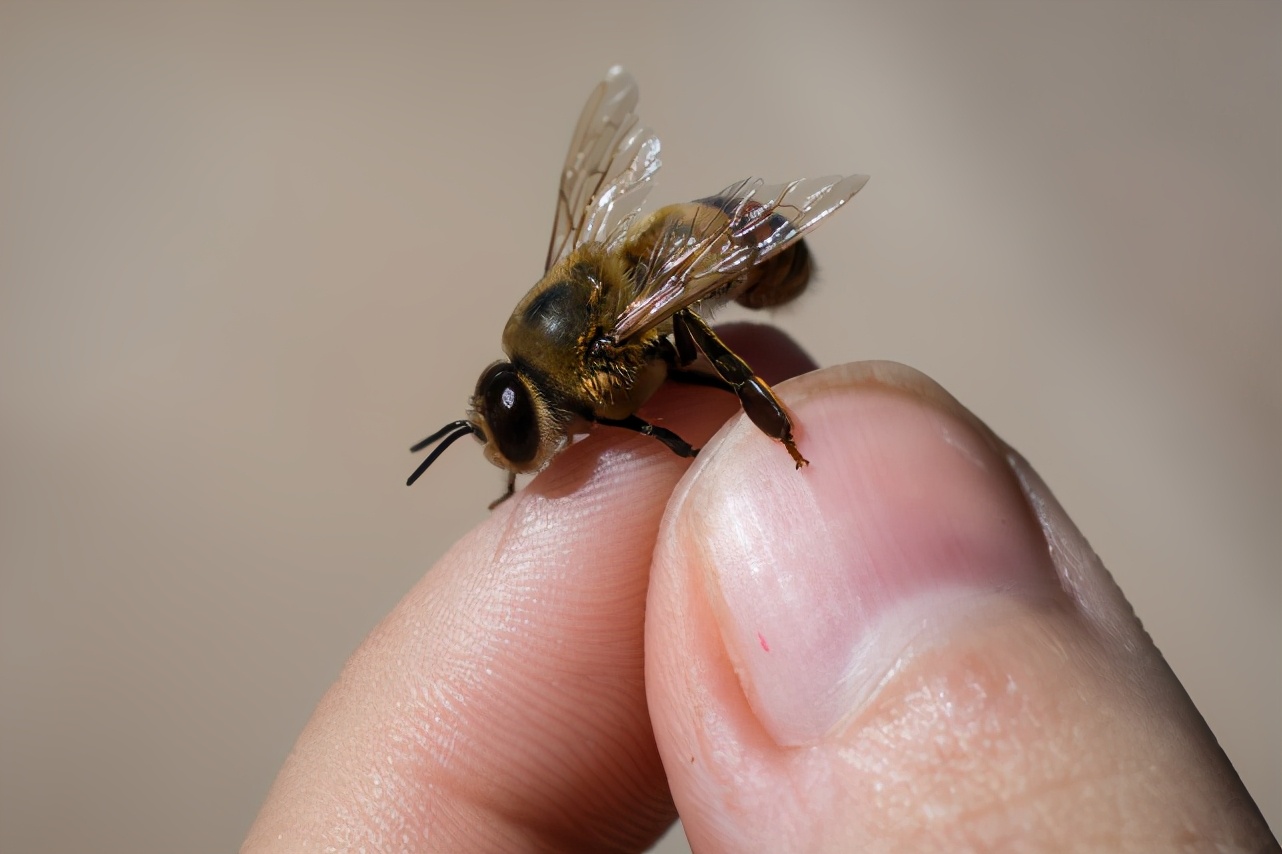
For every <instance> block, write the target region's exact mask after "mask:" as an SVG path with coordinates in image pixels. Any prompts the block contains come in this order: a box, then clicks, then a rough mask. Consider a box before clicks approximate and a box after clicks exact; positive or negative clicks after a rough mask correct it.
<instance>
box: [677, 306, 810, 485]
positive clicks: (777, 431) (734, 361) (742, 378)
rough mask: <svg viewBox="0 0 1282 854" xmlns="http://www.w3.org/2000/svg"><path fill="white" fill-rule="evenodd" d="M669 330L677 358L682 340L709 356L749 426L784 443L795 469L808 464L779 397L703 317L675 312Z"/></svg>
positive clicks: (688, 312) (684, 312)
mask: <svg viewBox="0 0 1282 854" xmlns="http://www.w3.org/2000/svg"><path fill="white" fill-rule="evenodd" d="M672 331H673V336H674V337H675V338H676V341H677V353H678V355H680V353H681V351H682V348H683V344H682V341H683V340H684V341H686V342H688V344H687V345H686V346H693V347H697V348H698V349H699V351H700V352H702V353H703V355H705V356H707V357H708V361H709V362H711V363H712V367H713V368H715V369H716V371H717V374H718V375H719V376H720V378H721V379H722V380H724V381H725V382H726V384H727V385H729V386H730V388H731V389H733V390H734V393H735V394H737V395H738V396H739V403H740V404H741V405H742V406H743V411H744V412H746V413H747V415H748V418H749V419H751V420H752V423H753V424H756V425H757V428H758V429H760V430H761V432H763V433H765V434H766V435H767V436H770V437H771V438H774V439H778V440H779V441H780V442H783V446H784V447H785V448H787V449H788V453H789V454H790V455H791V456H792V459H793V462H795V463H796V464H797V468H801V467H802V466H804V465H808V464H809V462H808V460H806V458H805V457H803V456H802V455H801V452H800V451H798V450H797V443H796V442H795V441H793V438H792V419H791V418H789V417H788V412H787V410H785V409H784V408H783V404H782V403H780V402H779V398H778V397H776V396H775V393H774V392H773V391H772V390H771V389H770V386H768V385H767V384H766V381H765V380H763V379H762V378H761V377H759V376H757V375H756V374H754V373H753V372H752V368H750V367H748V363H747V362H745V361H744V360H743V359H741V358H739V356H738V355H737V354H736V353H735V352H734V351H733V350H731V349H730V348H729V347H727V346H726V345H725V343H724V342H722V340H721V339H720V338H718V337H717V333H715V332H713V331H712V327H710V326H708V324H707V323H705V322H704V320H703V318H701V317H699V315H697V314H695V313H694V312H692V311H688V310H687V311H680V312H677V314H675V315H674V316H673V318H672Z"/></svg>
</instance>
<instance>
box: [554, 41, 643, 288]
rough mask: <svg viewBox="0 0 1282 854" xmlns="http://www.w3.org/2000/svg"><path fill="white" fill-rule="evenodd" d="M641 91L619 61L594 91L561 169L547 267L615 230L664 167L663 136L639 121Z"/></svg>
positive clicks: (576, 128)
mask: <svg viewBox="0 0 1282 854" xmlns="http://www.w3.org/2000/svg"><path fill="white" fill-rule="evenodd" d="M639 98H640V91H639V90H638V88H637V83H636V80H634V79H633V78H632V75H631V74H628V73H627V72H626V71H624V70H623V69H622V68H620V67H618V66H615V67H614V68H611V69H610V71H609V73H607V74H606V77H605V79H604V80H603V81H601V83H600V84H598V85H597V87H596V89H594V90H593V92H592V94H591V95H590V96H589V97H588V102H587V104H585V105H584V107H583V113H582V114H581V115H580V116H579V123H578V125H577V126H576V127H575V130H574V136H573V137H572V138H571V140H570V150H569V152H568V153H567V155H566V158H565V167H564V169H562V171H561V185H560V189H559V191H558V194H557V203H556V217H555V220H554V222H553V225H552V238H551V240H550V241H549V243H548V257H547V265H546V267H545V268H544V269H545V270H547V269H551V267H552V265H554V264H555V263H556V262H557V261H559V260H560V259H561V258H563V257H565V256H566V255H567V254H569V253H570V252H571V251H573V250H574V249H575V248H576V247H578V246H580V245H582V244H583V243H585V242H587V241H589V240H604V239H606V238H607V234H615V233H617V230H616V229H615V226H616V224H617V223H619V222H620V221H624V220H626V221H629V222H630V221H631V218H632V217H634V216H635V215H636V212H637V210H638V209H639V208H640V207H641V202H642V201H643V200H644V197H645V194H646V192H648V190H649V180H650V178H651V177H652V176H653V175H654V173H655V172H656V171H658V169H659V166H660V161H659V139H658V137H657V136H655V134H654V132H653V131H651V130H649V129H648V128H640V127H637V116H636V113H635V112H634V110H635V109H636V105H637V101H638V100H639Z"/></svg>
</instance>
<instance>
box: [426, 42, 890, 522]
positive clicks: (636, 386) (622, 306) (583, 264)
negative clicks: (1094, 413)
mask: <svg viewBox="0 0 1282 854" xmlns="http://www.w3.org/2000/svg"><path fill="white" fill-rule="evenodd" d="M638 99H639V94H638V89H637V84H636V81H635V80H634V79H633V78H632V76H631V75H630V74H628V73H627V72H625V71H624V70H623V69H621V68H618V67H615V68H612V69H610V71H609V73H608V74H607V75H606V77H605V79H604V80H603V81H602V82H601V83H600V84H599V85H598V86H597V87H596V89H595V90H594V91H593V92H592V95H591V96H590V97H589V98H588V102H587V104H586V105H585V106H584V108H583V113H582V115H581V116H580V117H579V123H578V126H577V127H576V128H575V131H574V136H573V138H572V140H571V143H570V151H569V154H568V156H567V157H566V160H565V168H564V170H563V171H562V173H561V186H560V191H559V193H558V195H557V200H556V218H555V222H554V225H553V228H552V239H551V242H550V244H549V246H548V255H547V264H546V266H545V268H544V270H545V272H544V275H543V278H542V279H540V280H539V282H538V284H536V285H535V286H534V287H533V288H532V289H531V290H530V292H529V293H528V294H526V295H525V298H524V299H522V300H521V301H520V302H519V303H518V304H517V306H516V310H515V311H513V312H512V316H511V318H510V319H509V320H508V322H507V326H506V327H505V328H504V330H503V351H504V353H506V354H507V357H508V358H507V360H506V361H500V362H495V363H494V364H492V365H490V366H489V367H488V368H486V369H485V371H484V373H482V374H481V378H480V380H479V381H478V382H477V384H476V392H475V393H474V394H473V395H472V399H471V409H470V411H469V413H468V416H467V417H466V418H464V419H461V420H459V421H454V422H451V423H449V424H447V425H445V426H444V427H442V428H441V429H440V430H438V431H436V432H435V433H433V434H432V435H431V436H428V437H427V438H426V439H424V440H423V441H421V442H419V443H417V444H416V445H414V446H413V447H412V448H411V449H410V450H411V451H412V452H415V453H417V452H418V451H421V450H423V449H424V448H427V447H428V446H430V445H432V444H433V443H435V442H438V441H439V442H440V444H439V445H437V446H436V448H434V449H433V450H432V452H431V453H430V454H428V456H427V458H426V459H425V460H423V462H422V464H420V465H419V466H418V468H416V469H415V470H414V473H413V474H411V475H410V476H409V479H408V480H407V481H406V485H410V484H413V483H414V481H416V480H418V478H419V476H420V475H422V474H423V472H425V471H426V470H427V468H428V466H430V465H431V464H432V463H433V462H435V461H436V459H437V458H438V457H439V456H440V455H441V454H442V453H443V452H444V451H445V449H446V448H448V447H449V446H450V445H451V444H453V443H454V442H456V441H457V440H458V439H460V438H462V437H463V436H468V435H471V436H474V437H476V438H477V439H479V440H480V441H481V442H482V443H483V444H484V446H485V455H486V457H487V458H488V459H489V460H490V462H492V463H493V464H494V465H496V466H498V467H499V468H502V469H505V470H506V471H507V490H506V492H504V494H503V495H502V496H501V497H500V498H499V499H498V501H495V502H494V504H492V505H491V507H493V506H495V505H497V504H499V503H501V502H502V501H504V500H506V499H507V498H509V497H510V496H511V495H512V493H513V492H514V491H515V488H516V476H517V475H518V474H526V473H532V472H537V471H539V470H540V469H542V468H543V467H544V466H546V465H547V464H548V463H549V462H550V461H551V460H552V458H553V457H555V456H556V455H557V454H558V453H559V452H560V451H561V450H562V449H563V448H565V447H566V445H567V444H569V442H570V439H571V437H572V436H574V435H577V434H580V433H584V432H586V431H587V430H588V429H589V428H591V427H592V426H593V425H594V424H603V425H606V426H610V427H618V428H623V429H625V430H634V431H636V432H638V433H642V434H644V435H647V436H653V437H654V438H655V439H658V440H659V441H660V442H662V443H663V444H664V445H666V446H667V447H668V448H670V449H671V450H672V451H674V452H675V453H676V454H677V455H679V456H682V457H693V456H694V455H695V454H696V453H698V450H697V449H696V448H694V447H692V446H691V445H690V444H689V443H688V442H686V441H685V440H684V439H682V438H681V437H680V436H678V435H677V434H676V433H674V432H672V431H671V430H668V429H666V428H664V427H661V426H658V425H655V424H650V423H648V422H646V421H644V420H643V419H641V418H639V417H637V415H636V412H637V410H638V409H640V408H641V406H642V404H644V403H645V402H646V400H647V399H648V398H649V397H650V396H651V395H652V394H654V392H655V391H656V390H657V389H658V388H659V386H660V385H661V384H662V383H663V382H664V381H665V380H673V381H678V382H690V383H696V384H700V385H709V386H715V387H719V388H722V389H724V390H727V391H731V392H733V393H734V394H736V395H738V397H739V401H740V403H741V405H742V406H743V409H744V411H745V412H746V413H747V415H748V417H749V418H750V419H751V420H752V422H753V423H754V424H755V425H756V426H757V427H758V428H760V429H761V430H762V432H764V433H765V434H766V435H768V436H770V437H772V438H774V439H777V440H778V441H779V442H781V443H782V444H783V446H784V448H785V449H787V451H788V453H789V454H790V455H791V457H792V459H793V461H794V462H795V463H796V466H797V468H801V467H802V466H804V465H806V464H807V461H806V459H805V458H804V457H803V456H802V455H801V452H800V451H799V450H798V449H797V444H796V442H795V441H794V440H793V430H792V420H791V418H790V417H789V415H788V412H787V410H786V409H784V406H783V404H782V403H780V401H779V398H777V397H776V396H775V394H774V392H773V391H772V390H771V389H770V386H768V385H767V384H766V383H765V381H763V380H762V379H761V378H760V377H758V376H757V375H756V374H755V373H754V372H753V370H752V368H750V367H749V366H748V364H747V363H746V362H744V360H743V359H741V358H740V357H739V356H738V355H736V354H735V353H734V352H733V351H731V350H730V348H728V347H727V346H726V345H725V344H723V343H722V341H721V339H720V338H718V337H717V335H716V333H715V332H713V330H712V328H711V327H709V326H708V324H707V322H706V321H705V320H704V318H703V317H701V316H700V314H699V312H701V311H702V312H705V313H706V312H707V311H710V310H711V309H713V308H715V307H717V306H718V305H721V304H723V303H726V302H728V301H730V300H735V301H736V302H738V303H739V304H740V305H744V306H747V307H749V308H764V307H768V306H775V305H780V304H782V303H785V302H788V301H789V300H791V299H793V298H794V297H796V296H797V295H798V294H800V293H801V292H802V291H803V290H805V287H806V285H807V283H808V282H809V280H810V275H811V270H812V263H811V259H810V251H809V249H808V248H807V246H806V244H805V242H804V241H803V240H802V235H803V234H805V233H806V232H807V231H809V230H810V229H811V228H814V227H815V226H816V225H818V224H819V223H820V222H822V221H823V220H824V219H825V218H826V217H827V216H828V215H829V214H831V213H833V212H834V211H836V210H837V209H838V208H839V207H841V206H842V205H843V204H845V203H846V202H847V201H848V200H849V199H850V198H851V197H852V196H853V195H854V194H855V193H857V192H859V190H860V188H862V187H863V186H864V183H865V182H866V181H867V180H868V179H867V177H865V176H863V175H849V176H845V177H835V178H822V179H817V180H802V181H792V182H789V183H786V184H777V185H766V184H764V183H763V182H762V181H761V180H759V179H751V178H749V179H746V180H743V181H739V182H737V183H734V184H731V185H730V186H729V187H726V188H725V189H724V190H722V191H721V192H719V193H716V194H715V195H712V196H707V197H705V198H702V199H698V200H696V201H693V202H688V203H686V204H676V205H669V206H667V207H663V208H660V209H658V210H657V211H654V212H653V213H651V214H649V215H646V216H642V215H641V213H640V208H641V204H642V202H643V200H644V198H645V196H646V194H647V193H648V192H649V190H650V181H651V179H652V178H653V177H654V174H655V172H657V171H658V169H659V165H660V162H659V139H658V137H656V136H655V135H654V133H653V132H652V131H650V130H649V129H647V128H644V127H640V126H639V125H638V121H637V117H636V114H635V113H634V110H635V108H636V105H637V101H638ZM701 355H702V356H703V357H704V360H706V364H707V365H709V366H710V368H711V370H699V369H698V366H699V365H700V364H702V363H700V362H698V360H699V357H700V356H701Z"/></svg>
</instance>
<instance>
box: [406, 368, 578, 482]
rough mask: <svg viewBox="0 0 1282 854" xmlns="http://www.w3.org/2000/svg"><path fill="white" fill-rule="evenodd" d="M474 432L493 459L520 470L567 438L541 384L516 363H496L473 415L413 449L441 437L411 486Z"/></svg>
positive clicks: (535, 466) (535, 465) (542, 460)
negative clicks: (454, 445)
mask: <svg viewBox="0 0 1282 854" xmlns="http://www.w3.org/2000/svg"><path fill="white" fill-rule="evenodd" d="M469 434H470V435H472V436H475V437H476V438H477V439H480V440H481V442H482V443H483V444H484V445H485V456H486V458H487V459H489V461H490V462H492V463H494V465H496V466H498V467H499V468H501V469H506V470H507V471H510V472H513V473H515V474H524V473H527V472H535V471H538V470H539V469H541V468H543V466H545V465H547V462H548V460H550V459H552V457H554V456H556V453H557V451H559V450H561V448H562V447H564V445H565V443H566V441H567V437H566V432H565V429H564V428H560V427H558V424H557V422H556V419H554V418H553V417H552V416H551V410H550V408H549V407H548V405H547V401H546V399H545V398H544V396H543V395H542V394H541V393H540V392H539V390H538V387H537V386H535V385H534V383H532V382H530V380H529V379H528V378H527V377H525V376H524V375H523V374H522V373H521V372H520V371H518V370H517V368H516V366H515V365H513V364H512V363H511V362H495V363H494V364H493V365H490V366H489V367H488V368H486V369H485V373H483V374H481V378H480V379H479V380H477V383H476V393H475V394H473V395H472V410H471V412H470V413H469V414H468V417H467V418H466V419H463V420H461V421H452V422H450V423H449V424H446V425H445V426H444V427H442V428H441V429H440V430H437V431H436V432H435V433H433V434H432V435H431V436H428V437H427V438H426V439H424V440H423V441H421V442H419V443H418V444H416V445H415V446H414V447H412V448H410V451H411V452H413V453H417V452H419V451H421V450H423V449H424V448H426V447H427V446H429V445H431V444H432V443H434V442H437V441H440V444H439V445H437V446H436V447H435V448H433V449H432V453H430V454H428V455H427V459H425V460H423V462H422V463H421V464H420V465H419V467H418V468H417V469H415V470H414V473H413V474H412V475H410V476H409V480H407V481H405V485H406V486H410V485H412V484H413V483H414V481H416V480H418V479H419V477H420V476H422V474H423V472H425V471H427V468H428V466H430V465H431V464H432V463H434V462H436V458H437V457H439V456H440V455H441V454H442V453H444V452H445V449H446V448H448V447H449V446H450V445H452V444H454V443H455V442H457V441H458V440H459V439H461V438H463V437H464V436H467V435H469Z"/></svg>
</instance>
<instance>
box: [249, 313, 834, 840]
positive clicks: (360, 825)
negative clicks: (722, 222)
mask: <svg viewBox="0 0 1282 854" xmlns="http://www.w3.org/2000/svg"><path fill="white" fill-rule="evenodd" d="M721 332H722V335H723V337H724V338H725V339H726V340H727V342H728V343H730V344H731V345H732V346H734V347H735V348H737V349H738V350H739V351H740V352H741V353H743V354H744V355H745V356H747V357H748V358H749V360H750V361H752V362H753V363H754V364H757V365H758V369H759V370H760V371H761V372H762V373H763V374H764V375H765V376H767V378H769V379H777V378H779V377H781V376H785V375H791V374H793V373H796V372H798V371H801V370H806V369H809V368H810V367H812V364H811V363H810V361H809V358H808V357H807V356H806V355H805V354H804V353H803V352H802V351H801V350H800V349H799V348H797V347H796V345H794V344H792V343H791V342H790V341H788V340H787V339H786V338H784V337H782V335H781V334H780V333H778V332H776V331H774V330H772V329H769V328H765V327H752V326H743V325H738V326H733V327H729V328H725V329H722V330H721ZM736 407H737V404H736V402H735V400H734V398H733V397H732V396H731V395H728V394H725V393H723V392H718V391H716V390H713V389H707V388H698V387H676V388H671V389H665V390H664V391H662V392H660V395H658V396H657V397H656V399H655V401H654V402H653V403H652V404H651V405H648V406H647V407H646V408H645V409H644V410H643V411H642V413H641V414H642V415H643V417H646V418H649V419H651V420H653V421H655V422H656V423H662V424H664V425H665V426H668V427H670V428H671V429H674V430H676V431H677V432H678V433H679V434H680V435H682V436H684V437H686V438H688V439H690V440H691V441H694V442H696V443H702V442H703V441H704V440H706V439H707V437H708V436H710V435H711V434H712V432H713V431H714V430H715V429H716V428H717V427H718V426H719V425H720V424H721V423H723V422H724V420H725V419H726V418H727V417H728V416H729V415H730V414H732V413H733V412H734V411H735V409H736ZM780 453H781V454H782V453H783V452H782V450H781V451H780ZM688 465H689V461H688V460H683V459H680V458H678V457H676V456H675V455H673V454H672V453H671V452H670V451H668V450H667V449H665V448H664V447H662V446H661V445H660V444H659V443H657V442H655V441H654V440H652V439H649V438H646V437H641V436H638V435H635V434H631V433H627V432H625V431H622V430H611V429H606V428H599V429H597V430H596V431H594V432H593V433H592V434H591V435H590V436H589V437H588V438H587V439H585V440H584V441H582V442H579V443H577V444H575V445H573V446H572V447H570V448H569V449H567V450H566V451H565V452H564V453H563V454H562V455H561V456H559V457H558V458H557V459H556V460H555V461H554V463H553V464H552V466H551V467H549V469H548V470H547V471H545V472H544V473H543V474H541V475H540V476H539V477H537V478H536V479H535V480H534V481H533V482H532V483H531V484H530V485H529V487H527V489H525V490H522V491H521V492H518V494H517V495H516V496H514V497H513V498H512V499H511V500H509V501H508V502H506V503H505V504H503V505H501V506H500V507H499V508H498V509H497V510H496V511H495V512H494V513H493V514H491V516H490V517H489V518H487V519H486V520H485V521H484V522H482V523H481V524H480V525H479V526H478V527H477V528H476V529H474V530H473V531H472V532H471V533H469V534H468V535H467V536H466V537H464V538H463V539H462V540H461V541H460V542H459V543H458V544H456V545H455V547H454V548H452V549H451V550H450V551H449V553H447V554H446V555H445V557H443V558H442V559H441V561H440V562H439V563H438V564H437V565H436V566H435V567H433V569H432V570H431V571H430V572H428V573H427V575H426V576H425V577H424V578H423V580H422V581H421V582H420V583H419V584H418V585H417V586H416V587H415V588H414V589H413V590H412V591H410V593H409V594H408V595H407V596H406V597H405V599H404V600H402V602H400V603H399V604H398V605H397V607H396V608H395V610H394V611H393V612H392V613H391V614H390V615H389V616H388V617H387V618H386V619H385V620H384V621H383V622H382V624H381V625H380V626H379V627H378V628H377V629H375V630H374V632H373V633H371V635H370V636H369V637H368V639H367V640H366V641H365V642H364V643H363V644H362V646H361V647H360V649H359V650H358V651H357V652H356V653H355V654H354V655H353V657H352V659H351V660H350V661H349V662H348V664H347V665H346V666H345V668H344V669H343V672H342V675H341V676H340V678H339V680H338V681H337V683H336V684H335V685H334V686H333V687H332V688H331V689H330V691H329V692H328V693H327V694H326V696H325V697H324V699H323V700H322V701H321V703H320V705H319V707H318V708H317V710H316V712H315V713H314V715H313V717H312V720H311V721H310V722H309V724H308V725H307V727H306V729H305V730H304V732H303V733H302V735H301V736H300V738H299V740H298V743H297V744H296V746H295V748H294V750H293V752H292V753H291V755H290V757H289V759H288V761H287V763H286V765H285V767H284V769H283V770H282V771H281V773H280V775H279V777H278V779H277V781H276V783H275V785H274V787H273V789H272V791H271V793H270V795H269V797H268V800H267V802H266V804H265V805H264V807H263V809H262V811H261V813H260V815H259V817H258V820H257V821H256V823H255V825H254V827H253V829H252V830H251V832H250V834H249V837H248V839H247V841H246V843H245V845H244V848H243V850H244V851H284V850H290V851H293V850H300V849H302V848H304V847H307V846H315V847H316V849H317V850H326V849H327V848H334V849H338V850H355V849H357V848H360V847H362V846H364V847H368V848H370V849H371V850H381V849H383V848H386V847H395V848H397V849H402V848H404V849H408V850H451V851H482V850H502V851H516V850H549V849H554V850H590V851H612V850H616V851H634V850H635V851H639V850H644V849H645V848H647V847H648V846H649V845H651V844H653V842H654V840H655V839H656V838H657V837H658V836H659V835H660V834H661V833H662V832H663V831H664V830H665V829H666V828H667V827H668V826H669V825H670V824H671V823H672V821H673V820H674V819H675V817H676V813H675V809H674V807H673V805H672V801H671V796H670V794H669V792H668V788H667V783H666V777H665V774H664V771H663V768H662V765H661V762H660V759H659V755H658V752H657V748H656V747H655V744H654V738H653V733H652V730H651V726H650V722H649V716H648V712H647V708H646V703H645V689H644V684H643V676H644V673H643V651H642V650H643V625H644V608H645V597H646V586H647V583H648V571H649V563H650V556H651V552H652V549H653V543H654V538H655V536H656V535H657V532H658V527H659V522H660V518H661V515H662V512H663V508H664V504H665V502H666V500H667V497H668V495H669V494H670V493H671V490H672V488H673V487H674V486H675V484H676V483H677V481H678V479H679V478H680V476H681V474H682V473H683V472H684V471H685V469H686V468H687V467H688ZM487 470H488V467H487Z"/></svg>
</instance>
